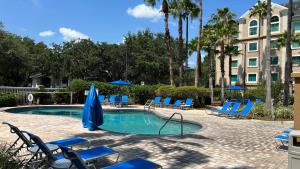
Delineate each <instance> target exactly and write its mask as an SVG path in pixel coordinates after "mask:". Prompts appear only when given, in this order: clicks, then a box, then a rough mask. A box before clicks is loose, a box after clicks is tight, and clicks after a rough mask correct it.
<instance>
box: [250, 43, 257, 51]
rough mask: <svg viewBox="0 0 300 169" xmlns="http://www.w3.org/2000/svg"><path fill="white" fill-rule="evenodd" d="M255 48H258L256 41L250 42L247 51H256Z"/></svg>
mask: <svg viewBox="0 0 300 169" xmlns="http://www.w3.org/2000/svg"><path fill="white" fill-rule="evenodd" d="M257 48H258V47H257V42H250V43H249V48H248V51H249V52H253V51H257Z"/></svg>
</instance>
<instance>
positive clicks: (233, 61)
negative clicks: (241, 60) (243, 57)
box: [231, 60, 238, 68]
mask: <svg viewBox="0 0 300 169" xmlns="http://www.w3.org/2000/svg"><path fill="white" fill-rule="evenodd" d="M237 67H238V61H237V60H232V61H231V68H237Z"/></svg>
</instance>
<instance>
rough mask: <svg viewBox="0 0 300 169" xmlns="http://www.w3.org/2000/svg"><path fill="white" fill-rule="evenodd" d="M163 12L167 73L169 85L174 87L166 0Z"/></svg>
mask: <svg viewBox="0 0 300 169" xmlns="http://www.w3.org/2000/svg"><path fill="white" fill-rule="evenodd" d="M163 12H164V14H165V19H164V21H165V42H166V46H167V52H168V58H169V73H170V85H171V86H174V73H173V56H172V49H171V36H170V31H169V5H168V2H167V1H166V0H164V1H163Z"/></svg>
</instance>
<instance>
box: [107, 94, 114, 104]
mask: <svg viewBox="0 0 300 169" xmlns="http://www.w3.org/2000/svg"><path fill="white" fill-rule="evenodd" d="M115 97H116V96H115V95H111V96H109V99H108V102H109V104H111V105H114V104H115Z"/></svg>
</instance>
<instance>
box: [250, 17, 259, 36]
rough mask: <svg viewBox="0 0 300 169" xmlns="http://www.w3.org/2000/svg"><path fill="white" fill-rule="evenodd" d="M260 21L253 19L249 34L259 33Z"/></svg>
mask: <svg viewBox="0 0 300 169" xmlns="http://www.w3.org/2000/svg"><path fill="white" fill-rule="evenodd" d="M257 25H258V23H257V21H256V20H252V21H250V23H249V35H250V36H253V35H257V29H258V27H257Z"/></svg>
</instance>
